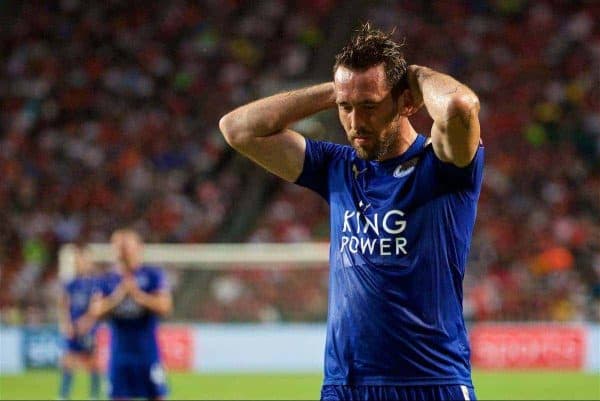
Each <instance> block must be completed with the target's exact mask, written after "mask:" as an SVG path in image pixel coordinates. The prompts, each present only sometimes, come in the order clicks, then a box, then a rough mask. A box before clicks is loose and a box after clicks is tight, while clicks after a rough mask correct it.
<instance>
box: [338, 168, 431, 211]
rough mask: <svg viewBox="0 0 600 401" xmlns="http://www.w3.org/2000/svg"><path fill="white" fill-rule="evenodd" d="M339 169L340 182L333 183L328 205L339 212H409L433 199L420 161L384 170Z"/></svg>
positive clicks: (428, 179) (426, 175)
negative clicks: (338, 209) (336, 208)
mask: <svg viewBox="0 0 600 401" xmlns="http://www.w3.org/2000/svg"><path fill="white" fill-rule="evenodd" d="M341 169H342V171H340V172H339V176H341V177H343V180H334V181H333V182H332V184H331V189H332V190H331V192H330V194H331V195H330V196H331V199H330V203H331V204H332V205H335V206H337V207H339V208H341V209H342V210H351V211H356V212H360V213H362V214H366V215H373V214H375V213H377V214H385V213H386V212H388V211H391V210H402V211H407V212H408V211H411V210H414V209H417V208H419V207H420V206H422V205H423V204H425V203H427V202H429V201H430V200H431V199H432V198H433V197H434V193H433V191H432V187H433V185H432V184H433V183H432V182H430V181H431V179H430V174H428V173H427V169H426V168H424V166H422V165H421V163H419V158H413V159H411V160H408V161H405V162H403V163H397V164H392V165H387V166H384V167H373V166H372V165H369V164H368V163H364V162H363V163H360V162H358V163H350V164H349V165H346V166H343V167H342V168H341Z"/></svg>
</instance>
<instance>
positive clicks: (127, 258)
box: [113, 233, 142, 270]
mask: <svg viewBox="0 0 600 401" xmlns="http://www.w3.org/2000/svg"><path fill="white" fill-rule="evenodd" d="M113 247H114V249H115V251H116V253H117V258H118V259H119V261H120V262H121V264H122V265H123V266H124V267H126V268H128V269H130V270H133V269H135V268H137V267H138V266H139V264H140V262H141V256H142V243H141V241H140V239H139V238H138V237H137V236H136V235H134V234H132V233H122V234H120V235H118V236H115V237H114V238H113Z"/></svg>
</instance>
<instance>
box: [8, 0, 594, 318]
mask: <svg viewBox="0 0 600 401" xmlns="http://www.w3.org/2000/svg"><path fill="white" fill-rule="evenodd" d="M336 3H337V2H336V1H334V0H311V1H302V2H300V1H283V0H268V1H261V2H254V1H244V0H238V1H234V0H231V1H217V0H212V1H211V0H208V1H203V2H198V3H196V2H184V1H173V2H142V1H133V2H126V3H124V2H119V1H115V0H112V1H104V2H81V1H77V0H63V1H59V2H41V3H40V2H22V3H16V4H12V3H11V5H10V6H6V5H5V6H4V7H5V8H6V7H9V8H10V9H9V10H5V11H6V12H10V13H11V23H10V24H4V25H2V26H1V27H0V33H1V36H2V40H1V48H0V50H1V53H2V54H3V55H5V56H3V57H2V61H1V62H0V68H1V70H2V73H1V74H0V94H1V96H0V106H1V107H0V123H1V126H2V128H1V129H2V133H1V136H0V171H2V180H0V216H1V218H2V221H3V224H2V227H1V228H0V250H1V251H0V264H1V269H0V311H1V313H2V319H3V320H4V321H10V322H20V321H29V322H37V321H46V320H51V319H52V316H51V312H50V308H48V307H45V306H47V305H50V304H51V302H49V301H48V300H49V299H52V297H53V296H55V294H56V293H57V288H58V283H57V278H56V277H57V250H58V249H59V247H60V246H61V245H62V244H64V243H67V242H106V241H108V238H109V236H110V233H111V231H112V230H114V229H116V228H118V227H121V226H123V225H130V226H133V227H135V228H136V229H137V230H139V231H140V232H141V234H142V235H143V237H144V238H145V240H146V241H148V242H171V243H172V242H210V241H214V239H215V236H216V235H217V234H218V233H219V231H220V230H222V229H223V226H224V225H226V224H227V221H228V220H227V219H228V217H229V215H230V214H231V213H233V212H234V206H235V203H236V202H237V200H238V199H241V198H243V197H244V195H245V193H244V191H245V190H246V189H247V188H246V187H245V186H244V182H245V174H246V171H245V168H244V166H246V165H244V164H242V165H240V164H238V163H234V162H233V157H232V153H231V151H230V150H229V149H228V148H227V146H226V145H225V143H224V142H223V140H222V138H221V136H220V134H219V133H218V128H217V123H218V118H219V117H220V116H221V115H222V114H223V113H225V112H226V111H228V110H229V109H231V108H233V107H235V106H237V105H240V104H243V103H245V102H247V101H249V100H252V99H255V98H257V97H259V96H262V95H264V94H265V93H272V92H273V91H275V90H279V89H280V88H283V87H289V86H290V85H292V86H293V84H294V82H297V81H298V80H300V79H302V80H305V79H307V78H310V79H312V80H317V81H318V80H320V81H323V80H326V79H330V76H313V75H311V68H312V67H313V66H314V64H315V61H316V58H317V57H318V56H319V49H321V48H322V47H323V45H324V43H326V41H327V40H328V38H327V34H328V31H329V29H330V27H331V26H332V24H333V23H334V21H335V14H336V6H337V5H338V4H336ZM356 3H357V4H362V5H363V6H364V7H366V9H365V11H364V14H363V15H364V19H365V20H366V19H369V20H371V21H373V22H374V24H375V25H376V26H378V27H381V28H384V29H386V30H391V29H392V28H393V27H397V31H396V35H397V37H398V39H399V40H403V39H404V40H405V41H406V44H407V47H406V57H407V61H408V62H409V63H416V64H422V65H427V66H430V67H433V68H435V69H438V70H441V71H444V72H447V73H449V74H451V75H453V76H455V77H457V78H458V79H460V80H461V81H463V82H465V83H467V84H468V85H469V86H471V87H472V88H473V90H474V91H475V92H476V93H477V94H478V95H479V96H480V99H481V103H482V110H481V114H480V119H481V126H482V137H483V141H484V145H485V146H486V148H487V150H486V170H485V180H484V189H483V192H482V195H481V201H480V204H479V212H478V219H477V223H476V229H475V235H474V238H473V244H472V246H471V257H470V261H469V265H468V267H467V271H468V273H467V277H466V280H465V305H464V307H465V315H466V317H467V318H468V319H470V320H488V319H490V320H558V321H581V320H594V321H598V320H600V26H599V23H598V21H600V3H597V2H580V1H560V0H556V1H525V0H520V1H514V0H513V1H509V0H495V1H494V0H487V1H486V0H480V1H476V0H471V1H458V0H456V1H423V2H396V1H389V2H383V1H379V2H369V3H367V5H366V6H365V4H364V2H356ZM338 45H339V46H338V48H339V47H340V46H341V45H342V43H339V44H338ZM327 57H329V58H330V59H331V60H333V54H329V55H327ZM325 123H326V124H327V125H326V131H327V132H328V133H331V132H338V133H339V135H338V136H337V139H338V140H339V141H343V140H344V137H343V135H342V128H341V127H340V126H339V124H331V123H330V122H329V123H328V122H325ZM414 125H415V126H416V127H417V128H418V130H419V131H420V132H422V133H428V130H429V128H430V126H431V121H430V120H429V118H428V116H427V114H426V112H425V111H421V112H420V113H419V114H418V115H417V116H416V118H415V119H414ZM240 166H242V167H240ZM264 179H265V180H273V178H272V177H268V176H266V175H265V177H264ZM272 182H273V183H276V185H277V188H276V190H275V191H274V193H273V194H272V197H271V199H270V201H269V203H267V204H265V205H264V206H263V207H261V208H259V209H263V212H262V214H261V215H259V218H258V219H257V222H258V223H257V224H256V225H255V226H254V228H253V229H252V230H251V233H250V235H249V236H248V238H247V240H248V241H254V242H298V241H312V240H318V241H326V240H327V238H328V230H329V228H328V215H327V206H326V204H325V203H324V202H323V201H322V200H320V199H319V198H318V197H317V196H316V195H314V194H312V193H310V192H308V191H307V190H304V189H302V188H298V187H296V186H294V185H292V184H283V183H281V182H280V181H272ZM299 273H304V274H305V276H302V275H301V274H299ZM326 279H327V272H326V270H325V269H322V268H321V269H317V270H315V271H314V273H310V272H306V271H298V270H283V271H280V272H274V271H244V269H243V268H240V269H237V270H234V271H230V272H226V273H225V272H221V273H218V272H213V273H211V274H209V275H207V276H206V280H207V283H206V291H198V299H197V303H195V305H194V306H193V307H192V309H191V310H190V316H189V317H191V318H195V319H201V320H208V321H231V320H235V321H244V320H255V321H273V320H322V319H324V317H325V315H326V286H327V283H326ZM300 306H305V308H300ZM299 308H300V309H299Z"/></svg>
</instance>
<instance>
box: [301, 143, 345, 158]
mask: <svg viewBox="0 0 600 401" xmlns="http://www.w3.org/2000/svg"><path fill="white" fill-rule="evenodd" d="M306 143H307V147H308V148H309V149H310V150H311V151H313V152H314V151H316V150H318V151H319V152H321V153H326V154H327V155H328V156H329V158H330V159H350V158H352V156H353V154H354V153H355V151H354V149H353V148H352V147H351V146H350V145H342V144H339V143H335V142H331V141H326V140H316V139H310V138H307V139H306Z"/></svg>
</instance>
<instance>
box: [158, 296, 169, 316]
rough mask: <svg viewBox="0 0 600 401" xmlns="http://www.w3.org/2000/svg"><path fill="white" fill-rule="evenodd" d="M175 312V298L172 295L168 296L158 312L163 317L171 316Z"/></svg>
mask: <svg viewBox="0 0 600 401" xmlns="http://www.w3.org/2000/svg"><path fill="white" fill-rule="evenodd" d="M171 313H173V300H172V299H171V297H168V298H167V297H166V298H164V299H163V300H162V302H161V305H160V309H159V311H158V314H159V315H160V316H162V317H166V316H169V315H170V314H171Z"/></svg>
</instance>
